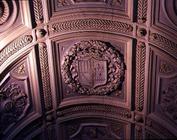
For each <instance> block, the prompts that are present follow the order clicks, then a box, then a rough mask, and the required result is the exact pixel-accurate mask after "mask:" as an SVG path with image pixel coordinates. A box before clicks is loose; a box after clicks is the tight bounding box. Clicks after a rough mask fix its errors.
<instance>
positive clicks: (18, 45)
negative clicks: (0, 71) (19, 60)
mask: <svg viewBox="0 0 177 140" xmlns="http://www.w3.org/2000/svg"><path fill="white" fill-rule="evenodd" d="M32 40H33V38H32V36H31V35H25V36H22V37H19V38H17V39H16V40H14V41H13V42H12V43H10V44H9V45H8V46H7V47H5V48H4V49H3V50H2V51H1V52H0V66H1V65H2V64H3V63H4V62H5V61H6V60H7V59H8V58H9V57H10V56H12V55H13V54H15V53H16V52H18V51H19V50H20V49H22V48H23V47H25V46H26V45H28V44H29V43H31V42H32Z"/></svg>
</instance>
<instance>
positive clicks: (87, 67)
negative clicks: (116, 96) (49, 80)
mask: <svg viewBox="0 0 177 140" xmlns="http://www.w3.org/2000/svg"><path fill="white" fill-rule="evenodd" d="M124 73H125V64H124V60H123V56H122V54H121V53H120V52H119V51H117V50H116V49H114V48H113V46H110V45H107V44H106V43H105V42H102V41H95V40H90V41H81V42H79V43H76V44H74V46H73V47H72V48H71V49H70V50H69V52H68V54H67V55H66V56H65V60H64V62H63V65H62V75H63V79H64V82H65V83H66V84H67V85H68V86H69V87H70V88H72V89H73V91H74V92H78V93H80V94H87V95H106V94H108V93H111V92H113V91H115V90H116V89H118V88H120V87H121V85H122V83H123V80H124Z"/></svg>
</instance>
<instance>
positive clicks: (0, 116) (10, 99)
mask: <svg viewBox="0 0 177 140" xmlns="http://www.w3.org/2000/svg"><path fill="white" fill-rule="evenodd" d="M28 107H29V100H28V97H27V95H26V93H25V92H24V91H23V90H22V89H21V87H20V86H19V85H17V84H15V83H11V84H10V85H8V86H7V87H5V88H2V89H1V90H0V133H1V132H2V131H4V129H6V128H7V127H8V126H9V125H10V124H12V123H14V122H16V121H18V120H20V119H21V118H22V117H23V116H24V115H25V114H26V111H27V109H28Z"/></svg>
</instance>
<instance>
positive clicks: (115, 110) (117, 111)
mask: <svg viewBox="0 0 177 140" xmlns="http://www.w3.org/2000/svg"><path fill="white" fill-rule="evenodd" d="M80 113H81V114H82V113H83V114H85V113H103V114H108V115H113V116H116V118H122V119H130V118H131V111H130V110H128V109H125V108H121V107H114V106H111V105H96V104H95V105H94V104H92V105H79V106H72V107H68V108H61V109H60V110H58V112H57V116H58V117H67V116H71V115H73V114H80Z"/></svg>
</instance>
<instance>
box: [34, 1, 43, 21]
mask: <svg viewBox="0 0 177 140" xmlns="http://www.w3.org/2000/svg"><path fill="white" fill-rule="evenodd" d="M33 7H34V15H35V21H36V23H37V24H39V23H41V22H42V21H43V7H42V1H41V0H33Z"/></svg>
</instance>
